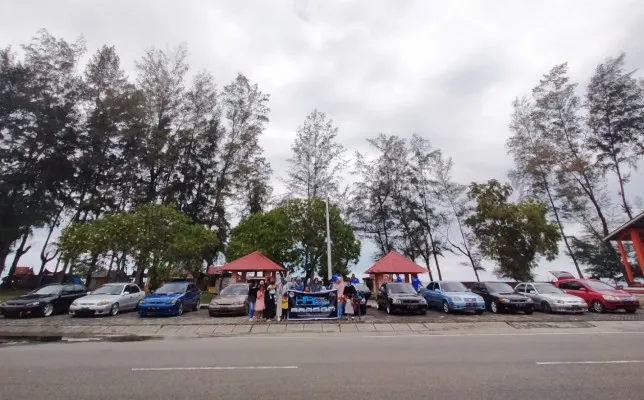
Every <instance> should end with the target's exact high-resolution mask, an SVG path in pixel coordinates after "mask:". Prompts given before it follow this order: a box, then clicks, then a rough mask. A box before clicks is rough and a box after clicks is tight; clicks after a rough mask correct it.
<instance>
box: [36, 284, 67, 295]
mask: <svg viewBox="0 0 644 400" xmlns="http://www.w3.org/2000/svg"><path fill="white" fill-rule="evenodd" d="M62 291H63V287H62V286H61V285H52V286H43V287H41V288H40V289H38V290H36V291H35V292H33V294H60V292H62Z"/></svg>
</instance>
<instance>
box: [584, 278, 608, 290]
mask: <svg viewBox="0 0 644 400" xmlns="http://www.w3.org/2000/svg"><path fill="white" fill-rule="evenodd" d="M584 283H585V284H586V286H588V287H589V288H591V289H592V290H615V288H614V287H612V286H611V285H609V284H607V283H604V282H599V281H591V280H588V281H584Z"/></svg>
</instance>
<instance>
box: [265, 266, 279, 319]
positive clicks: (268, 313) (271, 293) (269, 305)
mask: <svg viewBox="0 0 644 400" xmlns="http://www.w3.org/2000/svg"><path fill="white" fill-rule="evenodd" d="M276 298H277V291H276V290H275V282H274V280H273V277H269V278H268V286H266V296H265V299H266V309H265V310H264V318H266V321H270V320H272V319H273V318H275V311H276V310H275V309H276V307H277V305H276V304H275V299H276Z"/></svg>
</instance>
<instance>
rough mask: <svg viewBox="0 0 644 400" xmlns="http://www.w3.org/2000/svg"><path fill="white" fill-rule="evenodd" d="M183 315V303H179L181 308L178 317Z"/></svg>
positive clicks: (178, 310)
mask: <svg viewBox="0 0 644 400" xmlns="http://www.w3.org/2000/svg"><path fill="white" fill-rule="evenodd" d="M182 314H183V303H179V308H178V309H177V315H179V316H181V315H182Z"/></svg>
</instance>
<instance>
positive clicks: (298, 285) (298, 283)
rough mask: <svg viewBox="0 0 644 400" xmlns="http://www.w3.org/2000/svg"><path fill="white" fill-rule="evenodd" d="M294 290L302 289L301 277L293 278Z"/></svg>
mask: <svg viewBox="0 0 644 400" xmlns="http://www.w3.org/2000/svg"><path fill="white" fill-rule="evenodd" d="M295 290H297V291H298V292H302V291H304V284H303V283H302V278H297V279H296V280H295Z"/></svg>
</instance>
